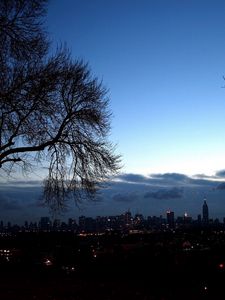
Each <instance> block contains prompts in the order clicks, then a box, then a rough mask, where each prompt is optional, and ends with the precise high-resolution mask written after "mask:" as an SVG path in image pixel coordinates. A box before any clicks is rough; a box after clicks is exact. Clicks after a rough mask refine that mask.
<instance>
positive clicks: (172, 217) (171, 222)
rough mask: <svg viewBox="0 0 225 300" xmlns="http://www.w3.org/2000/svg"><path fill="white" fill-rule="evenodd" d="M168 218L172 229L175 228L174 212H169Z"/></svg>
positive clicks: (167, 213)
mask: <svg viewBox="0 0 225 300" xmlns="http://www.w3.org/2000/svg"><path fill="white" fill-rule="evenodd" d="M166 216H167V224H168V226H169V227H170V228H174V212H173V211H171V210H168V211H167V212H166Z"/></svg>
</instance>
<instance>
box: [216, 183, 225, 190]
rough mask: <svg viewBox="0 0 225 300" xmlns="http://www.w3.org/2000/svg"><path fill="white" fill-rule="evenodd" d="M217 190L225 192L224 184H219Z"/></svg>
mask: <svg viewBox="0 0 225 300" xmlns="http://www.w3.org/2000/svg"><path fill="white" fill-rule="evenodd" d="M217 190H225V182H221V183H220V184H219V185H218V186H217Z"/></svg>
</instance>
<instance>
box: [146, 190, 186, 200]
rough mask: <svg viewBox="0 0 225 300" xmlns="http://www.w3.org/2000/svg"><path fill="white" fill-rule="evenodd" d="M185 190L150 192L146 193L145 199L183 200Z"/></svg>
mask: <svg viewBox="0 0 225 300" xmlns="http://www.w3.org/2000/svg"><path fill="white" fill-rule="evenodd" d="M182 196H183V189H181V188H171V189H161V190H157V191H150V192H147V193H145V195H144V198H154V199H160V200H161V199H175V198H182Z"/></svg>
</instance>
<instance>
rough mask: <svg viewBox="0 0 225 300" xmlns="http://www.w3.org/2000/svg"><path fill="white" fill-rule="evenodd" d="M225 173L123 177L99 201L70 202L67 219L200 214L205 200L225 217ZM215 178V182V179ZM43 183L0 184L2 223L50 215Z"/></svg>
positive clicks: (217, 213)
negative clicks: (126, 214) (169, 211)
mask: <svg viewBox="0 0 225 300" xmlns="http://www.w3.org/2000/svg"><path fill="white" fill-rule="evenodd" d="M223 174H225V170H221V171H218V172H217V175H215V176H214V177H211V176H208V177H207V176H204V174H198V175H195V176H193V177H190V176H187V175H185V174H179V173H165V174H150V175H148V176H143V175H141V174H132V173H130V174H121V175H119V176H117V177H116V178H114V179H113V180H112V181H110V182H109V183H108V184H105V185H104V187H103V188H102V189H100V190H99V193H98V196H97V198H96V201H84V203H82V204H81V205H79V208H78V207H77V206H75V205H74V202H73V201H71V203H70V204H69V205H70V207H71V209H69V210H68V211H67V212H66V213H65V218H67V217H68V216H69V217H78V216H79V215H81V214H84V215H86V216H96V215H106V216H107V215H117V214H121V213H123V212H124V211H126V210H127V209H128V208H130V209H131V211H132V210H133V212H134V213H135V212H136V211H139V212H142V213H143V214H145V215H152V214H155V215H159V214H163V213H164V212H165V211H166V209H168V207H170V208H171V209H173V210H174V211H175V212H176V214H179V213H182V214H183V213H184V211H188V212H189V213H190V214H191V213H196V214H198V213H200V212H201V207H202V203H203V198H204V197H205V196H206V197H207V203H208V204H209V207H210V209H211V211H212V212H213V213H214V215H216V216H221V217H224V216H225V201H224V191H225V182H218V181H215V179H217V180H218V179H219V178H222V177H218V176H222V175H223ZM213 179H214V180H213ZM41 193H42V182H40V181H17V182H16V181H11V182H7V183H5V182H4V183H3V182H0V220H1V219H4V220H9V221H14V220H21V221H18V222H20V223H21V222H22V221H24V220H33V219H34V218H35V217H36V220H37V219H38V218H40V217H41V216H46V215H48V214H49V210H48V208H46V207H43V205H42V202H41V201H40V196H41Z"/></svg>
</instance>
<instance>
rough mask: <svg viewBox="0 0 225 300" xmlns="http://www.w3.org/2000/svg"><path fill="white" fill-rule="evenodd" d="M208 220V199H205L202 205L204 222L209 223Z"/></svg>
mask: <svg viewBox="0 0 225 300" xmlns="http://www.w3.org/2000/svg"><path fill="white" fill-rule="evenodd" d="M208 222H209V209H208V205H207V203H206V200H204V204H203V206H202V223H203V224H208Z"/></svg>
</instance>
